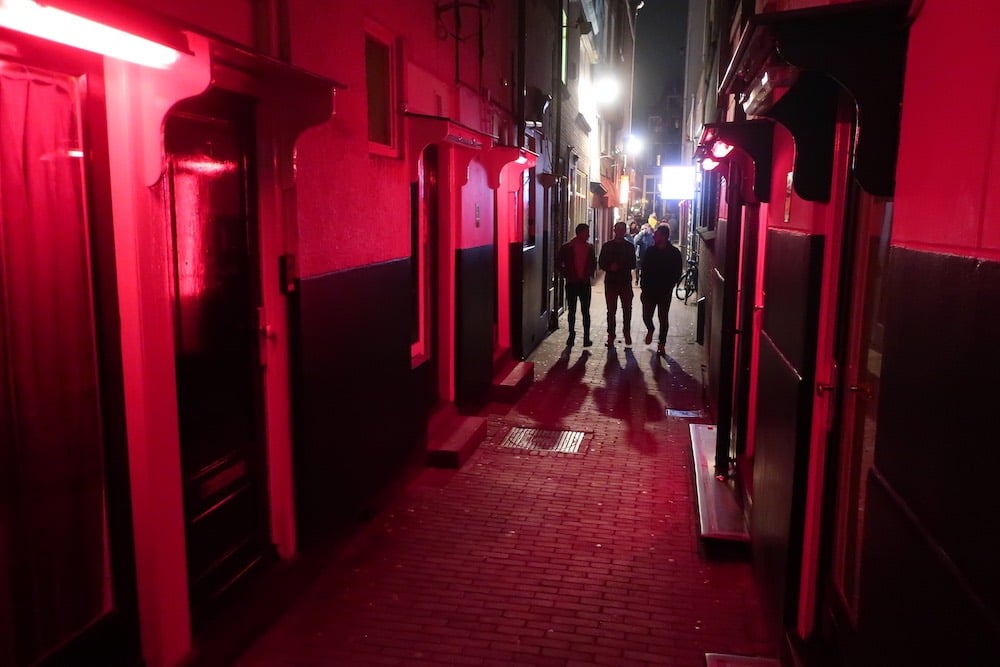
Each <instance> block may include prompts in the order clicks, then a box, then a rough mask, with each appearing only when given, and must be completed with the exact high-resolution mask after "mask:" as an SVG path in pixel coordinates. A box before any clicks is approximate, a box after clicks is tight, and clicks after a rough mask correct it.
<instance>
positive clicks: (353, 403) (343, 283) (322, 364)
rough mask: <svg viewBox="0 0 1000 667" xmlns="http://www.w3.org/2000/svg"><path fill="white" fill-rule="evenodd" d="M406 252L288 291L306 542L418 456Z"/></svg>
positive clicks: (364, 503)
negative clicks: (292, 296)
mask: <svg viewBox="0 0 1000 667" xmlns="http://www.w3.org/2000/svg"><path fill="white" fill-rule="evenodd" d="M409 285H410V266H409V262H408V261H405V260H400V261H395V262H388V263H384V264H376V265H369V266H365V267H361V268H357V269H351V270H348V271H341V272H337V273H329V274H326V275H322V276H315V277H311V278H304V279H302V281H301V284H300V286H299V290H298V294H297V298H295V299H293V303H292V306H293V321H295V322H297V324H298V330H297V331H296V340H295V343H296V344H295V346H294V350H293V362H292V365H293V369H294V372H295V376H294V378H293V383H294V387H293V396H294V411H295V443H294V455H295V461H294V464H295V485H296V514H297V519H298V529H299V534H300V541H301V543H302V544H303V545H304V546H306V547H308V546H309V545H311V544H313V543H315V542H317V541H319V540H322V539H323V538H324V537H327V536H329V535H331V534H332V533H335V532H337V531H338V530H339V529H340V528H342V527H344V526H346V525H347V524H349V523H351V522H353V521H355V520H357V519H358V518H359V517H362V516H364V515H365V513H366V512H367V511H368V509H369V506H370V504H371V503H372V501H373V500H374V499H375V498H376V496H377V495H378V493H379V492H380V491H381V490H383V489H384V487H385V486H386V485H387V484H388V483H389V482H390V481H391V480H392V479H393V478H394V477H396V476H397V475H398V474H399V472H400V470H401V469H402V468H403V467H404V466H405V465H407V464H408V463H409V462H410V461H411V459H412V457H413V456H414V455H415V450H416V448H417V447H418V446H419V444H420V443H421V442H422V440H421V437H420V434H421V433H422V431H423V428H422V423H423V422H422V421H421V420H422V419H424V413H422V412H421V411H420V409H419V407H418V402H417V401H415V400H414V397H413V387H412V374H411V372H410V313H411V305H410V289H409Z"/></svg>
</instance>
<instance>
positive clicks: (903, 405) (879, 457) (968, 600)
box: [859, 248, 1000, 665]
mask: <svg viewBox="0 0 1000 667" xmlns="http://www.w3.org/2000/svg"><path fill="white" fill-rule="evenodd" d="M882 302H883V303H884V304H885V306H884V315H883V322H884V329H885V335H884V343H883V356H882V369H881V384H880V388H879V392H880V395H879V409H878V432H877V435H876V443H875V469H874V471H873V472H872V476H871V478H870V479H869V480H868V488H869V496H868V501H867V503H866V509H865V530H864V535H865V538H864V539H865V541H864V546H863V551H862V567H861V608H860V612H859V616H860V620H859V633H860V634H861V636H862V639H863V644H864V646H865V649H866V652H867V655H869V656H872V659H875V657H876V656H878V655H881V656H893V662H894V664H948V665H973V664H976V665H986V664H1000V570H998V568H997V566H996V563H997V555H996V548H995V547H994V546H993V545H996V544H998V543H1000V515H998V514H997V512H995V511H993V509H994V508H995V507H996V506H997V498H996V490H995V488H994V485H993V484H992V483H990V481H989V479H990V476H991V475H992V474H993V473H994V472H995V471H996V470H997V469H998V468H1000V448H998V447H997V446H996V441H997V435H996V433H997V422H996V412H997V406H998V405H1000V399H998V392H997V390H996V382H997V376H998V375H1000V345H998V341H1000V317H997V313H998V312H1000V263H998V262H995V261H993V262H990V261H981V260H978V259H976V258H973V257H959V256H953V255H943V254H937V253H930V252H919V251H915V250H906V249H901V248H893V249H892V251H891V254H890V259H889V265H888V269H887V272H886V284H885V293H884V295H883V300H882ZM897 656H898V660H897V659H896V657H897ZM868 664H873V663H871V662H869V663H868Z"/></svg>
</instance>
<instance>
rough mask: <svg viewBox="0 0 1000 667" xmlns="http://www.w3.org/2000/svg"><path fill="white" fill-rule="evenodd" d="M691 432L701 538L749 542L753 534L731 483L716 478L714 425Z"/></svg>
mask: <svg viewBox="0 0 1000 667" xmlns="http://www.w3.org/2000/svg"><path fill="white" fill-rule="evenodd" d="M690 429H691V454H692V455H693V458H694V477H695V490H696V491H697V500H698V531H699V534H700V536H701V539H702V540H710V541H722V542H733V543H740V544H742V543H749V541H750V533H749V532H748V531H747V526H746V519H745V517H744V514H743V508H742V507H740V504H739V502H737V500H736V491H735V490H734V488H733V484H732V482H731V481H730V480H719V479H717V478H716V476H715V433H716V430H715V425H714V424H691V425H690Z"/></svg>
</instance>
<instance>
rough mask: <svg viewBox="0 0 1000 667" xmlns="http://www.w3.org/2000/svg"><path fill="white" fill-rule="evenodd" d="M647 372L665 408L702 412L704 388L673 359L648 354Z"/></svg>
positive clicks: (700, 382) (699, 381) (698, 380)
mask: <svg viewBox="0 0 1000 667" xmlns="http://www.w3.org/2000/svg"><path fill="white" fill-rule="evenodd" d="M649 370H650V374H651V375H652V378H653V383H654V384H655V385H656V388H657V390H658V391H659V394H660V396H661V397H662V398H663V402H664V404H665V405H666V407H667V408H670V409H673V410H692V411H693V410H703V409H704V408H705V402H706V401H705V386H704V384H703V383H702V381H701V380H700V379H698V378H696V377H694V376H693V375H691V374H690V373H688V372H687V371H685V370H684V367H683V366H681V365H680V364H679V363H678V362H677V361H676V360H675V359H674V358H673V357H671V356H669V355H668V356H665V357H661V356H659V355H657V354H655V353H651V354H650V359H649Z"/></svg>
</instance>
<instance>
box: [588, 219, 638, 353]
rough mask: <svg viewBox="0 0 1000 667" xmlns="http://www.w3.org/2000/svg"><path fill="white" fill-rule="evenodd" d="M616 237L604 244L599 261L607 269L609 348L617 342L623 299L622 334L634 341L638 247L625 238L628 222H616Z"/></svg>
mask: <svg viewBox="0 0 1000 667" xmlns="http://www.w3.org/2000/svg"><path fill="white" fill-rule="evenodd" d="M614 229H615V237H614V238H613V239H611V240H610V241H608V242H607V243H605V244H604V245H602V246H601V256H600V257H599V258H598V259H597V264H598V266H600V267H601V268H602V269H603V270H604V297H605V299H606V301H607V303H608V347H612V346H613V345H614V344H615V311H617V310H618V301H619V300H621V302H622V333H623V335H624V338H625V344H626V345H631V344H632V296H633V295H632V270H633V269H634V268H635V246H634V245H632V244H631V243H629V242H628V241H626V240H625V230H626V227H625V223H624V222H616V223H615V228H614Z"/></svg>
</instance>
